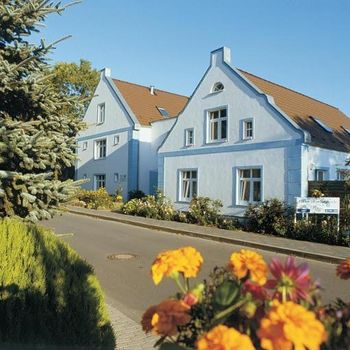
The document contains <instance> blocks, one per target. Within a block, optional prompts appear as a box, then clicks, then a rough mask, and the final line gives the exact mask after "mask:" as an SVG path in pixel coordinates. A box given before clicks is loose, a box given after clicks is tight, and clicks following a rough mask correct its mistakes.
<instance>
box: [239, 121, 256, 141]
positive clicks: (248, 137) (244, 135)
mask: <svg viewBox="0 0 350 350" xmlns="http://www.w3.org/2000/svg"><path fill="white" fill-rule="evenodd" d="M242 122H243V127H242V132H243V135H242V139H243V140H253V139H254V134H255V132H254V131H255V130H254V119H253V118H247V119H243V121H242ZM248 123H251V124H252V127H251V134H252V135H251V136H248V135H247V131H248V128H247V124H248Z"/></svg>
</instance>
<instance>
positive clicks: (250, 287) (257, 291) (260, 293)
mask: <svg viewBox="0 0 350 350" xmlns="http://www.w3.org/2000/svg"><path fill="white" fill-rule="evenodd" d="M243 293H245V294H247V293H250V294H251V295H252V297H253V298H254V299H255V300H260V301H264V300H266V299H267V298H268V294H267V291H266V289H265V286H260V285H258V284H256V283H253V282H252V281H250V280H247V281H245V282H244V284H243Z"/></svg>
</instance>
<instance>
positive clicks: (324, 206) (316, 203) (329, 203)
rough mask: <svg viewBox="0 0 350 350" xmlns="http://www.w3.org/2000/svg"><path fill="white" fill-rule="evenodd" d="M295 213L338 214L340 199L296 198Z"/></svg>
mask: <svg viewBox="0 0 350 350" xmlns="http://www.w3.org/2000/svg"><path fill="white" fill-rule="evenodd" d="M295 199H296V212H297V213H308V214H335V215H339V213H340V199H339V198H338V197H319V198H316V197H306V198H303V197H296V198H295Z"/></svg>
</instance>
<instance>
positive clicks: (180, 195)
mask: <svg viewBox="0 0 350 350" xmlns="http://www.w3.org/2000/svg"><path fill="white" fill-rule="evenodd" d="M194 171H195V172H196V178H192V172H194ZM186 172H190V173H191V174H190V178H189V179H188V184H189V193H190V195H189V197H184V196H183V190H184V188H183V183H184V173H186ZM178 181H179V186H178V189H179V192H178V200H179V202H185V203H189V202H191V200H192V199H193V197H194V195H193V183H194V182H195V183H196V194H195V195H196V196H198V169H196V168H191V169H179V170H178Z"/></svg>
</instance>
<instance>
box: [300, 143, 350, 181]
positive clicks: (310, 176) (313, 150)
mask: <svg viewBox="0 0 350 350" xmlns="http://www.w3.org/2000/svg"><path fill="white" fill-rule="evenodd" d="M305 157H307V162H308V169H307V172H306V174H305V175H306V176H307V180H309V181H312V180H315V170H316V169H324V170H328V174H329V179H328V180H337V170H338V169H348V170H350V167H349V166H346V165H345V163H346V160H347V159H348V158H349V154H348V153H345V152H339V151H334V150H328V149H325V148H320V147H314V146H308V147H307V152H306V154H305Z"/></svg>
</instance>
